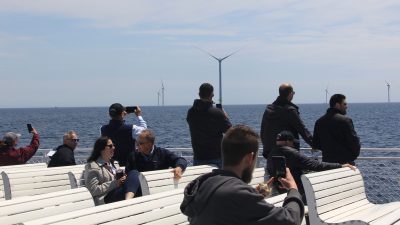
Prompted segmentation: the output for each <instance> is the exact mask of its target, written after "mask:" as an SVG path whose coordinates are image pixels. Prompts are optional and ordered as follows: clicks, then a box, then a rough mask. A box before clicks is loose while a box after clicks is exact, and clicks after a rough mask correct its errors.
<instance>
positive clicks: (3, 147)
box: [0, 128, 39, 166]
mask: <svg viewBox="0 0 400 225" xmlns="http://www.w3.org/2000/svg"><path fill="white" fill-rule="evenodd" d="M31 133H32V134H33V136H32V140H31V143H30V144H29V145H28V146H25V147H21V148H16V146H17V144H18V142H19V138H20V137H21V134H17V133H14V132H8V133H6V134H5V135H4V137H3V141H2V142H1V143H0V166H9V165H18V164H24V163H26V162H27V161H28V160H29V159H30V158H32V156H33V155H35V153H36V151H37V150H38V148H39V134H38V132H37V131H36V129H35V128H33V129H32V131H31Z"/></svg>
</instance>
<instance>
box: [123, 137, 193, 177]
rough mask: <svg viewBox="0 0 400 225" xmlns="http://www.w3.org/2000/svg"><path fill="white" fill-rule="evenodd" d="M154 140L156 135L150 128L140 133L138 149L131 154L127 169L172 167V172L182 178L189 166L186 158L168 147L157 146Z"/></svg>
mask: <svg viewBox="0 0 400 225" xmlns="http://www.w3.org/2000/svg"><path fill="white" fill-rule="evenodd" d="M154 141H155V135H154V133H153V132H152V131H150V130H144V131H142V132H141V133H140V134H139V136H138V138H137V140H136V145H137V146H138V151H135V152H132V153H131V154H130V155H129V157H128V160H127V162H126V166H125V171H126V172H129V171H131V170H138V171H139V172H146V171H153V170H162V169H168V168H172V170H171V172H172V173H173V174H174V177H175V178H176V179H180V178H181V177H182V174H183V172H184V171H185V169H186V167H187V161H186V159H185V158H183V157H179V156H177V155H176V154H175V153H173V152H171V151H169V150H168V149H165V148H160V147H158V146H155V145H154Z"/></svg>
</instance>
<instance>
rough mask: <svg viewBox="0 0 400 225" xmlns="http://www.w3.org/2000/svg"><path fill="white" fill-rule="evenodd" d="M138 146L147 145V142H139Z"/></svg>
mask: <svg viewBox="0 0 400 225" xmlns="http://www.w3.org/2000/svg"><path fill="white" fill-rule="evenodd" d="M137 144H138V145H139V146H140V145H144V144H147V142H137Z"/></svg>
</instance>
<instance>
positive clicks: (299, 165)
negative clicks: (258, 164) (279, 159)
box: [267, 131, 355, 203]
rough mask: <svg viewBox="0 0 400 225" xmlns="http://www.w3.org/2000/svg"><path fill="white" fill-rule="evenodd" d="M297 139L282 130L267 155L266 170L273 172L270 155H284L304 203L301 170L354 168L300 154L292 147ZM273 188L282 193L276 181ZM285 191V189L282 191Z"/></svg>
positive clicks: (272, 173)
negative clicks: (274, 145)
mask: <svg viewBox="0 0 400 225" xmlns="http://www.w3.org/2000/svg"><path fill="white" fill-rule="evenodd" d="M297 142H298V140H297V139H295V138H294V136H293V134H292V133H291V132H290V131H282V132H281V133H279V134H278V135H277V137H276V147H274V148H273V149H272V151H271V152H270V154H269V156H268V162H271V163H268V164H267V167H268V172H269V174H271V175H272V176H273V175H274V174H275V171H276V169H275V167H274V166H275V165H274V164H273V163H272V162H273V160H272V157H274V156H284V157H285V159H286V166H287V167H288V168H289V169H290V171H291V172H292V175H293V178H294V180H295V181H296V184H297V187H298V188H299V192H300V194H301V195H302V198H303V202H304V203H306V198H305V195H304V188H303V183H302V182H301V179H300V178H301V175H303V170H310V171H324V170H330V169H337V168H342V167H349V168H351V169H355V168H354V167H353V166H351V165H350V164H343V165H341V164H339V163H327V162H320V161H318V160H316V159H310V158H308V157H307V156H305V155H303V154H301V153H300V152H299V151H298V150H297V149H295V148H294V146H295V143H297ZM273 189H274V190H278V192H279V193H282V189H279V186H278V185H277V183H276V182H275V183H274V186H273ZM284 192H286V191H284Z"/></svg>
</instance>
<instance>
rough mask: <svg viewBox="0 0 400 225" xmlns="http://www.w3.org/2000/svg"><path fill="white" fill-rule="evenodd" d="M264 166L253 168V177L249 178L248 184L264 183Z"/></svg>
mask: <svg viewBox="0 0 400 225" xmlns="http://www.w3.org/2000/svg"><path fill="white" fill-rule="evenodd" d="M264 173H265V170H264V167H260V168H255V169H254V171H253V178H252V179H251V182H250V185H251V186H256V185H257V184H259V183H264Z"/></svg>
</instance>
